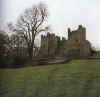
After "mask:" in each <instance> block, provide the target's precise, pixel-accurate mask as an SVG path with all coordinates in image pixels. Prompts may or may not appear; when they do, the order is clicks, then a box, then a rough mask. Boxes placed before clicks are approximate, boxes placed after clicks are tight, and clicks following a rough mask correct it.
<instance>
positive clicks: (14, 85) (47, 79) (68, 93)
mask: <svg viewBox="0 0 100 97" xmlns="http://www.w3.org/2000/svg"><path fill="white" fill-rule="evenodd" d="M0 97H100V60H73V61H71V62H69V63H67V64H59V65H48V66H37V67H36V66H35V67H25V68H20V69H0Z"/></svg>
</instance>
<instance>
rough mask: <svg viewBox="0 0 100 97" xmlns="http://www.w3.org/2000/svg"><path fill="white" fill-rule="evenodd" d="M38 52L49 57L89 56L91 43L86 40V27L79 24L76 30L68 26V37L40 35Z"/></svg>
mask: <svg viewBox="0 0 100 97" xmlns="http://www.w3.org/2000/svg"><path fill="white" fill-rule="evenodd" d="M40 53H41V55H42V56H45V57H47V56H49V57H55V56H57V57H58V56H60V57H72V58H87V57H89V56H91V44H90V42H89V41H88V40H86V28H85V27H83V26H82V25H79V27H78V29H77V30H74V31H71V30H70V28H68V39H65V38H64V37H63V38H62V39H60V37H58V36H55V34H51V33H48V34H47V35H46V36H45V35H42V36H41V48H40Z"/></svg>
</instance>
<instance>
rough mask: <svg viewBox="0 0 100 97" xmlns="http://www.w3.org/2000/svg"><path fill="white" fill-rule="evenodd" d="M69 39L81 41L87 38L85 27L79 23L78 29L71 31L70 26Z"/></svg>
mask: <svg viewBox="0 0 100 97" xmlns="http://www.w3.org/2000/svg"><path fill="white" fill-rule="evenodd" d="M68 40H72V41H79V42H82V41H84V40H86V29H85V27H83V26H82V25H79V26H78V29H77V30H73V31H71V30H70V28H68Z"/></svg>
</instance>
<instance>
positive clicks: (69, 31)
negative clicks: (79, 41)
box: [68, 28, 71, 40]
mask: <svg viewBox="0 0 100 97" xmlns="http://www.w3.org/2000/svg"><path fill="white" fill-rule="evenodd" d="M70 33H71V30H70V28H68V40H69V38H70Z"/></svg>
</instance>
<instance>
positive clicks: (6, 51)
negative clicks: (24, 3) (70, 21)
mask: <svg viewBox="0 0 100 97" xmlns="http://www.w3.org/2000/svg"><path fill="white" fill-rule="evenodd" d="M47 19H48V9H47V6H46V5H45V4H44V3H39V4H37V5H33V6H32V7H31V8H27V9H25V11H24V12H23V13H22V14H21V15H20V16H19V17H18V19H17V21H16V22H15V23H12V22H10V23H8V25H7V27H8V30H9V31H8V32H9V33H8V32H4V31H0V67H7V66H8V67H11V66H16V65H19V64H20V65H23V64H25V63H27V62H32V60H33V58H34V57H37V56H38V55H39V47H38V46H37V45H36V44H35V39H36V37H37V36H38V35H39V34H40V33H42V32H46V31H48V30H49V27H48V26H47V25H46V22H47Z"/></svg>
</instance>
